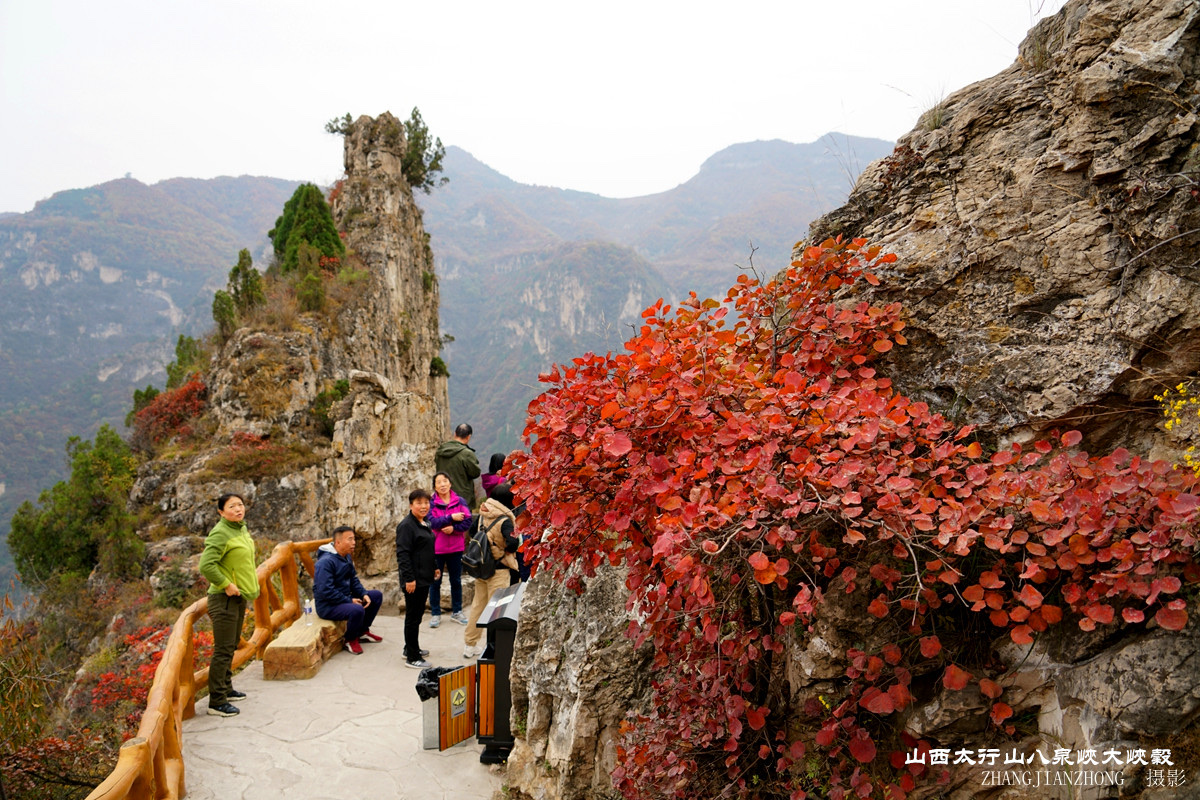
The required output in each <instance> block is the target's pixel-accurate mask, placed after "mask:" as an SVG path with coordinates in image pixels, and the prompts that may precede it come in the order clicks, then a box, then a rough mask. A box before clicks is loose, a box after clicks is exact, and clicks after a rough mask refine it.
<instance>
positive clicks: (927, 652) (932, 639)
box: [920, 636, 942, 658]
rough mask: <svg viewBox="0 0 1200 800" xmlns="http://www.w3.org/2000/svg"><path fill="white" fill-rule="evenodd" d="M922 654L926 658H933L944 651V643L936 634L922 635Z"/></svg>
mask: <svg viewBox="0 0 1200 800" xmlns="http://www.w3.org/2000/svg"><path fill="white" fill-rule="evenodd" d="M920 644H921V655H923V656H925V657H926V658H933V657H934V656H936V655H937V654H938V653H940V652H942V643H941V641H939V640H938V637H936V636H922V637H921V640H920Z"/></svg>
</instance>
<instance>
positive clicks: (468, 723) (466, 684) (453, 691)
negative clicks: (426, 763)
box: [438, 664, 475, 750]
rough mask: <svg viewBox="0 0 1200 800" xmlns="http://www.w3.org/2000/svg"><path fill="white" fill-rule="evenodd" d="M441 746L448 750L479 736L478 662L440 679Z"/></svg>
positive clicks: (439, 734)
mask: <svg viewBox="0 0 1200 800" xmlns="http://www.w3.org/2000/svg"><path fill="white" fill-rule="evenodd" d="M438 686H439V691H438V702H439V705H440V713H439V717H440V719H439V721H438V738H439V739H440V743H439V748H438V749H440V750H445V749H446V748H447V747H453V746H454V745H456V744H458V743H459V742H461V741H465V740H466V739H469V738H471V737H472V736H474V735H475V665H474V664H472V665H470V666H466V667H462V668H461V669H456V670H454V671H453V672H448V673H446V674H445V675H442V676H441V677H440V678H438Z"/></svg>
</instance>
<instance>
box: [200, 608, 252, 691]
mask: <svg viewBox="0 0 1200 800" xmlns="http://www.w3.org/2000/svg"><path fill="white" fill-rule="evenodd" d="M208 618H209V619H211V620H212V627H213V654H212V660H211V661H209V664H208V704H209V706H219V705H221V704H223V703H228V702H229V693H230V692H231V691H233V652H234V651H235V650H237V646H238V642H240V641H241V639H242V622H243V620H244V619H245V618H246V598H244V597H242V596H241V595H237V596H235V597H230V596H229V595H227V594H225V593H224V592H217V593H210V594H209V595H208Z"/></svg>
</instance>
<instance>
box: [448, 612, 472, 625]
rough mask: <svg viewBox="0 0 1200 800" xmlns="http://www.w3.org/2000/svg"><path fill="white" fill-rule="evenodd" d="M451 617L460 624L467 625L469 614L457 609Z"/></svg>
mask: <svg viewBox="0 0 1200 800" xmlns="http://www.w3.org/2000/svg"><path fill="white" fill-rule="evenodd" d="M450 619H452V620H454V621H455V622H457V623H458V624H459V625H466V624H467V622H468V620H467V615H466V614H464V613H463V612H461V611H455V612H454V613H453V614H451V615H450Z"/></svg>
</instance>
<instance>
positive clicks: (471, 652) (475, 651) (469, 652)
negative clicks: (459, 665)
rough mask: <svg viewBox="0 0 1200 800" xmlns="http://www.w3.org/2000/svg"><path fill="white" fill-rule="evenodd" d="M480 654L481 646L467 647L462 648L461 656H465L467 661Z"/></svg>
mask: <svg viewBox="0 0 1200 800" xmlns="http://www.w3.org/2000/svg"><path fill="white" fill-rule="evenodd" d="M481 655H483V648H482V647H478V646H476V647H468V648H467V649H465V650H463V658H465V659H466V660H467V661H472V660H474V659H476V658H479V657H480V656H481Z"/></svg>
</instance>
